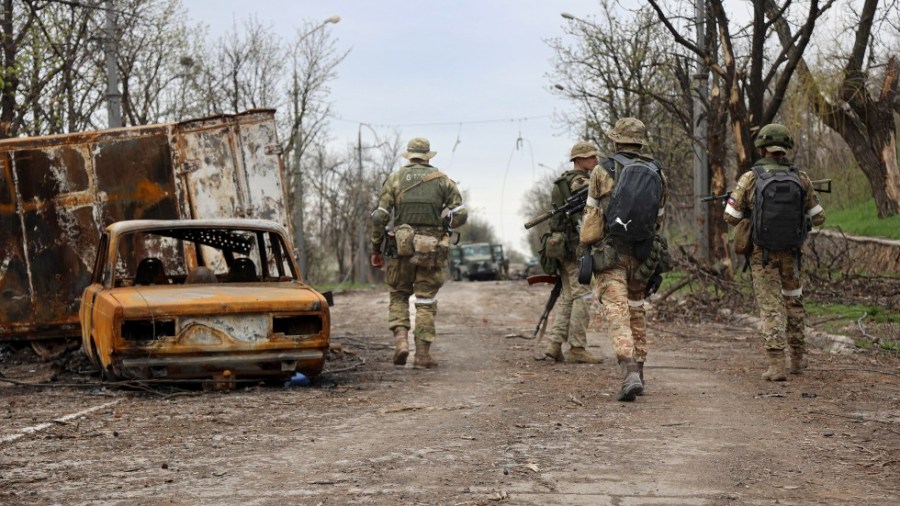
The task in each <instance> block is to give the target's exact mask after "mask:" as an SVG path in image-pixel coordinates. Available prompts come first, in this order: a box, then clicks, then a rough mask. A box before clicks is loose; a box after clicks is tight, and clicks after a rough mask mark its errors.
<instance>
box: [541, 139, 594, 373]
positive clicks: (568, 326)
mask: <svg viewBox="0 0 900 506" xmlns="http://www.w3.org/2000/svg"><path fill="white" fill-rule="evenodd" d="M598 154H599V153H598V152H597V148H596V147H595V146H594V144H593V143H591V142H579V143H577V144H575V145H574V146H573V147H572V150H571V153H570V158H569V161H571V162H576V160H577V159H583V158H591V157H594V159H595V160H596V157H597V155H598ZM577 163H585V162H576V166H575V168H573V170H568V171H566V172H564V173H563V174H562V176H560V178H558V179H557V180H556V181H555V182H554V185H553V191H552V202H553V204H554V205H562V204H563V203H565V199H566V198H568V196H569V195H571V194H573V193H575V192H577V191H579V190H582V189H583V188H584V187H586V186H587V185H588V182H589V181H590V172H589V170H590V169H587V170H585V169H584V168H579V167H578V165H577ZM589 164H593V165H596V161H593V162H589ZM559 185H565V186H566V187H567V190H566V191H563V190H562V189H561V188H560V187H559ZM580 220H581V213H580V212H579V213H576V214H573V215H571V216H566V215H565V214H557V215H556V216H554V217H553V218H551V220H550V231H551V232H562V233H564V234H565V235H566V243H567V252H568V254H567V256H566V258H564V259H562V260H560V262H559V264H560V268H559V276H560V280H561V281H562V292H560V296H559V300H558V301H557V304H556V311H557V313H556V318H555V320H554V322H553V328H552V329H551V333H550V338H549V340H550V342H549V343H548V348H547V352H546V353H545V354H546V355H547V356H548V357H550V358H553V359H555V360H561V358H562V351H561V348H560V345H561V344H562V343H565V342H568V343H569V345H570V346H571V348H572V350H571V351H570V354H569V360H570V361H572V362H587V363H590V362H597V361H598V359H597V358H596V357H593V356H591V355H590V354H589V353H587V352H586V350H585V347H586V346H587V327H588V323H589V322H590V318H591V307H590V306H591V300H590V299H591V289H590V286H587V285H582V284H581V283H579V282H578V259H577V258H576V255H575V250H576V248H577V247H578V228H579V222H580Z"/></svg>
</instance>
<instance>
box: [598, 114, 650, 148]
mask: <svg viewBox="0 0 900 506" xmlns="http://www.w3.org/2000/svg"><path fill="white" fill-rule="evenodd" d="M606 136H607V137H609V138H610V139H612V141H613V142H615V143H616V144H640V145H641V146H644V145H646V144H647V127H646V126H645V125H644V122H643V121H641V120H639V119H637V118H619V119H618V120H616V125H615V126H614V127H613V129H612V130H610V131H609V133H607V134H606Z"/></svg>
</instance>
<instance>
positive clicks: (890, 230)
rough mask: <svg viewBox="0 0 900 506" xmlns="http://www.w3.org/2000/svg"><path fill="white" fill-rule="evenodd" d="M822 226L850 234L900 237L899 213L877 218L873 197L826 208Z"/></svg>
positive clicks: (888, 237) (890, 237) (889, 237)
mask: <svg viewBox="0 0 900 506" xmlns="http://www.w3.org/2000/svg"><path fill="white" fill-rule="evenodd" d="M825 211H826V213H828V218H827V220H826V221H825V225H824V228H830V229H840V230H843V231H844V232H845V233H848V234H851V235H864V236H869V237H884V238H887V239H900V215H894V216H891V217H889V218H885V219H883V220H879V219H878V211H877V209H876V208H875V199H868V200H865V201H863V202H858V203H855V204H850V205H848V206H847V207H845V208H843V209H835V210H833V211H832V210H830V209H826V210H825Z"/></svg>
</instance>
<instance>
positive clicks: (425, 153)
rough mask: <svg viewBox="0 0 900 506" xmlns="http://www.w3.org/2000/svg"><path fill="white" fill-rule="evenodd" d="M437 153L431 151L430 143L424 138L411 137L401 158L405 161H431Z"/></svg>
mask: <svg viewBox="0 0 900 506" xmlns="http://www.w3.org/2000/svg"><path fill="white" fill-rule="evenodd" d="M436 154H437V152H435V151H432V150H431V143H430V142H428V139H426V138H424V137H413V138H412V139H410V140H409V143H407V144H406V153H403V158H406V159H407V160H414V159H420V160H431V159H432V157H434V155H436Z"/></svg>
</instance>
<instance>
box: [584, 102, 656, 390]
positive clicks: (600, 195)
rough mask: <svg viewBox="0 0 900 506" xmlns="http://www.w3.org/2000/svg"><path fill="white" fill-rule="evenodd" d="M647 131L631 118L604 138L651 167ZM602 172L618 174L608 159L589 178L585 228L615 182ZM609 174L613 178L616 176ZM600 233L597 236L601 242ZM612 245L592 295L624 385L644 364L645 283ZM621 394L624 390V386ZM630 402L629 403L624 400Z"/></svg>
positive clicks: (628, 257) (599, 214)
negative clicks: (614, 255) (608, 264)
mask: <svg viewBox="0 0 900 506" xmlns="http://www.w3.org/2000/svg"><path fill="white" fill-rule="evenodd" d="M645 131H646V127H645V126H644V124H643V123H642V122H641V121H639V120H637V119H635V118H622V119H619V120H618V121H617V122H616V125H615V128H614V129H613V130H611V131H610V132H609V138H610V139H612V140H613V142H614V143H615V144H616V148H617V150H618V151H617V154H622V155H624V156H626V157H628V158H631V159H635V158H641V159H643V160H645V161H652V160H653V158H651V157H649V156H646V155H642V154H641V150H642V148H643V146H644V145H646V140H645V139H644V134H645ZM607 168H615V170H619V169H621V166H619V165H618V163H617V162H615V161H614V160H612V159H611V158H606V159H604V160H602V161H601V163H600V165H598V166H597V167H596V168H594V171H593V173H592V174H591V181H590V186H589V189H588V200H587V204H586V207H585V211H584V223H585V224H588V223H595V224H596V223H599V224H603V223H605V209H606V207H607V206H608V205H609V201H610V198H611V196H612V191H613V188H614V187H615V184H616V181H615V179H614V178H613V177H612V176H611V175H610V173H609V172H608V170H607ZM615 170H614V172H615ZM660 176H662V183H663V193H662V197H661V199H660V203H659V214H658V215H657V228H659V227H660V226H661V225H662V221H663V210H664V209H665V203H666V198H667V189H666V188H667V184H666V179H665V177H664V176H663V175H662V172H660ZM586 232H589V231H587V230H584V229H582V243H583V244H586V245H590V244H591V242H590V241H587V240H585V235H584V233H586ZM604 234H605V230H604V231H602V232H601V233H600V234H599V235H600V237H602V236H603V235H604ZM613 244H614V245H615V247H616V251H617V252H618V259H619V260H618V264H617V265H616V266H615V267H612V268H610V269H606V270H604V271H602V272H599V273H597V274H595V276H594V284H595V294H596V297H597V299H598V300H599V301H600V302H601V303H602V304H603V307H604V309H605V310H606V319H607V327H608V329H609V335H610V338H611V339H612V344H613V350H614V351H615V354H616V359H617V360H618V362H619V363H620V364H623V368H624V369H626V382H627V381H628V378H629V376H628V374H627V371H628V370H629V369H627V368H628V367H629V365H628V364H630V363H635V369H634V371H636V372H637V374H638V375H639V376H641V377H642V376H643V364H644V361H645V360H646V358H647V318H646V311H645V309H644V290H645V289H646V285H647V284H646V281H639V280H638V279H636V277H635V273H636V271H637V269H638V267H639V266H640V265H641V261H640V260H638V259H637V258H636V257H635V256H634V254H633V253H634V252H633V249H632V245H631V244H629V243H624V242H621V241H618V240H614V242H613ZM623 388H624V385H623ZM642 391H643V385H642V384H641V387H640V389H638V393H637V395H641V393H642ZM624 397H625V398H623V397H622V392H621V391H620V398H619V400H633V396H632V395H625V396H624ZM628 397H630V398H628Z"/></svg>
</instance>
